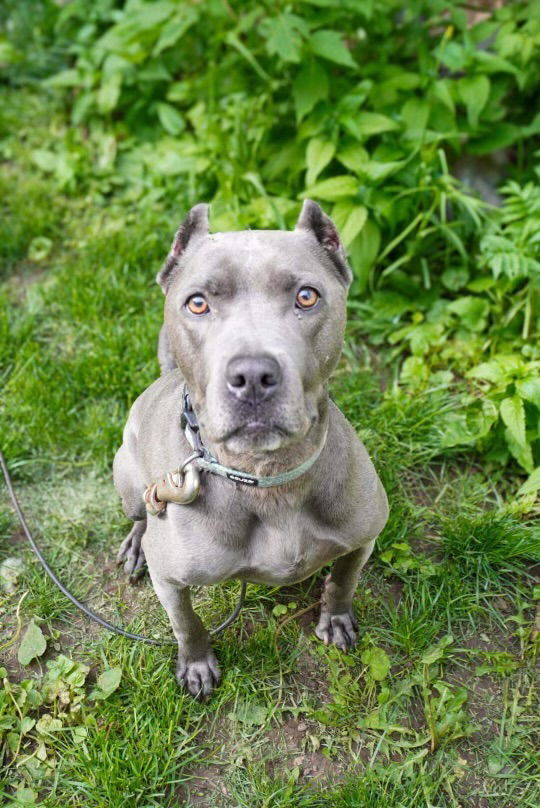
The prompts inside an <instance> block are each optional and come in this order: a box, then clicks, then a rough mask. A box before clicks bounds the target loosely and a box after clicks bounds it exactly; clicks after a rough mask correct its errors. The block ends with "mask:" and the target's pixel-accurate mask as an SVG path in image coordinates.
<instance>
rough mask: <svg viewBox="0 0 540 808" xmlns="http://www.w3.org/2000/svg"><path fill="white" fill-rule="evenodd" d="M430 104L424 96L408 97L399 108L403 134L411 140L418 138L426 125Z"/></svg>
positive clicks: (422, 133)
mask: <svg viewBox="0 0 540 808" xmlns="http://www.w3.org/2000/svg"><path fill="white" fill-rule="evenodd" d="M429 112H430V105H429V103H428V102H427V101H426V100H425V99H424V98H409V100H408V101H406V102H405V104H404V105H403V108H402V110H401V117H402V119H403V123H404V124H405V135H406V137H408V138H410V139H411V140H420V139H421V138H422V137H423V135H424V132H425V130H426V127H427V122H428V118H429Z"/></svg>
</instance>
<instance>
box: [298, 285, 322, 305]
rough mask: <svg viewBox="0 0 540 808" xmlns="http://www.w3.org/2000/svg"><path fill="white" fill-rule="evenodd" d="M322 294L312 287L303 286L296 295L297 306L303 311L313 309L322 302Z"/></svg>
mask: <svg viewBox="0 0 540 808" xmlns="http://www.w3.org/2000/svg"><path fill="white" fill-rule="evenodd" d="M320 297H321V296H320V294H319V293H318V291H317V290H316V289H314V288H313V287H312V286H303V287H302V289H300V291H299V292H298V294H297V295H296V305H297V306H298V307H299V308H301V309H312V308H313V306H315V304H316V303H318V302H319V300H320Z"/></svg>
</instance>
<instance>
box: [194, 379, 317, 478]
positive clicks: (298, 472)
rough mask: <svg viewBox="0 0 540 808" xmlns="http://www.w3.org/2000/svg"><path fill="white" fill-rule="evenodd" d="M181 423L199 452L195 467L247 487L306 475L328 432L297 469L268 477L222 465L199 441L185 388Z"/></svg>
mask: <svg viewBox="0 0 540 808" xmlns="http://www.w3.org/2000/svg"><path fill="white" fill-rule="evenodd" d="M180 423H181V425H182V427H183V429H184V435H185V436H186V440H187V441H188V443H189V445H190V446H191V448H192V449H193V452H194V453H197V455H198V456H197V457H194V459H193V462H196V463H197V466H198V467H199V469H200V470H201V471H208V472H210V474H217V475H218V476H219V477H225V478H226V479H228V480H231V482H233V483H240V484H241V485H247V486H249V487H250V488H273V487H274V486H276V485H283V484H284V483H289V482H291V481H292V480H296V479H297V478H298V477H301V476H302V474H305V473H306V471H308V470H309V469H310V468H311V467H312V465H313V464H314V463H315V461H316V460H317V459H318V457H319V456H320V454H321V452H322V450H323V448H324V445H325V443H326V437H327V434H328V430H325V433H324V435H323V438H322V441H321V442H320V444H319V446H318V447H317V449H316V451H315V453H314V454H312V455H311V457H309V458H308V459H307V460H306V461H305V462H304V463H301V464H300V465H299V466H296V468H294V469H290V471H283V472H282V473H281V474H274V475H273V476H270V477H258V476H256V475H255V474H248V473H247V472H245V471H239V470H238V469H235V468H231V467H230V466H224V465H223V464H222V463H219V462H218V461H217V459H216V458H215V457H214V455H213V454H211V452H210V451H209V450H208V449H207V447H206V446H205V445H204V443H203V442H202V438H201V431H200V428H199V422H198V420H197V416H196V414H195V410H194V409H193V405H192V403H191V398H190V396H189V393H188V391H187V390H186V389H185V388H184V393H183V410H182V417H181V422H180Z"/></svg>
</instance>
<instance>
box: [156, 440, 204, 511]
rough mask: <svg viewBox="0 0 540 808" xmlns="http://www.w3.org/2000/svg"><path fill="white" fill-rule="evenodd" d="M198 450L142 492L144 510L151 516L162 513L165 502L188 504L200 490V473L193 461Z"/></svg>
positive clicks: (198, 453) (198, 454)
mask: <svg viewBox="0 0 540 808" xmlns="http://www.w3.org/2000/svg"><path fill="white" fill-rule="evenodd" d="M198 457H200V452H194V453H193V454H192V455H190V456H189V457H188V459H187V460H185V461H184V463H182V465H181V466H180V468H178V469H176V471H168V472H167V473H166V474H165V475H164V476H163V477H161V478H160V479H159V480H156V481H155V482H153V483H150V485H149V486H148V487H147V489H146V491H145V492H144V502H145V505H146V510H147V511H148V513H149V514H150V515H151V516H157V515H158V514H160V513H163V511H164V510H165V508H166V507H167V502H175V503H176V504H177V505H188V504H189V503H190V502H193V500H194V499H196V498H197V497H198V495H199V491H200V490H201V473H200V470H199V468H198V466H197V465H196V463H194V461H195V460H196V459H197V458H198Z"/></svg>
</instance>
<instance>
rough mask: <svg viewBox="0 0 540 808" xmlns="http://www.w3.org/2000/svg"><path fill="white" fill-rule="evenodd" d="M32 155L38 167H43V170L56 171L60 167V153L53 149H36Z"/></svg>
mask: <svg viewBox="0 0 540 808" xmlns="http://www.w3.org/2000/svg"><path fill="white" fill-rule="evenodd" d="M30 157H31V158H32V162H33V163H35V164H36V165H37V167H38V168H41V170H42V171H46V172H47V173H49V172H52V171H56V169H57V167H58V155H57V154H55V153H54V152H52V151H47V150H46V149H34V151H32V152H30Z"/></svg>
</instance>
